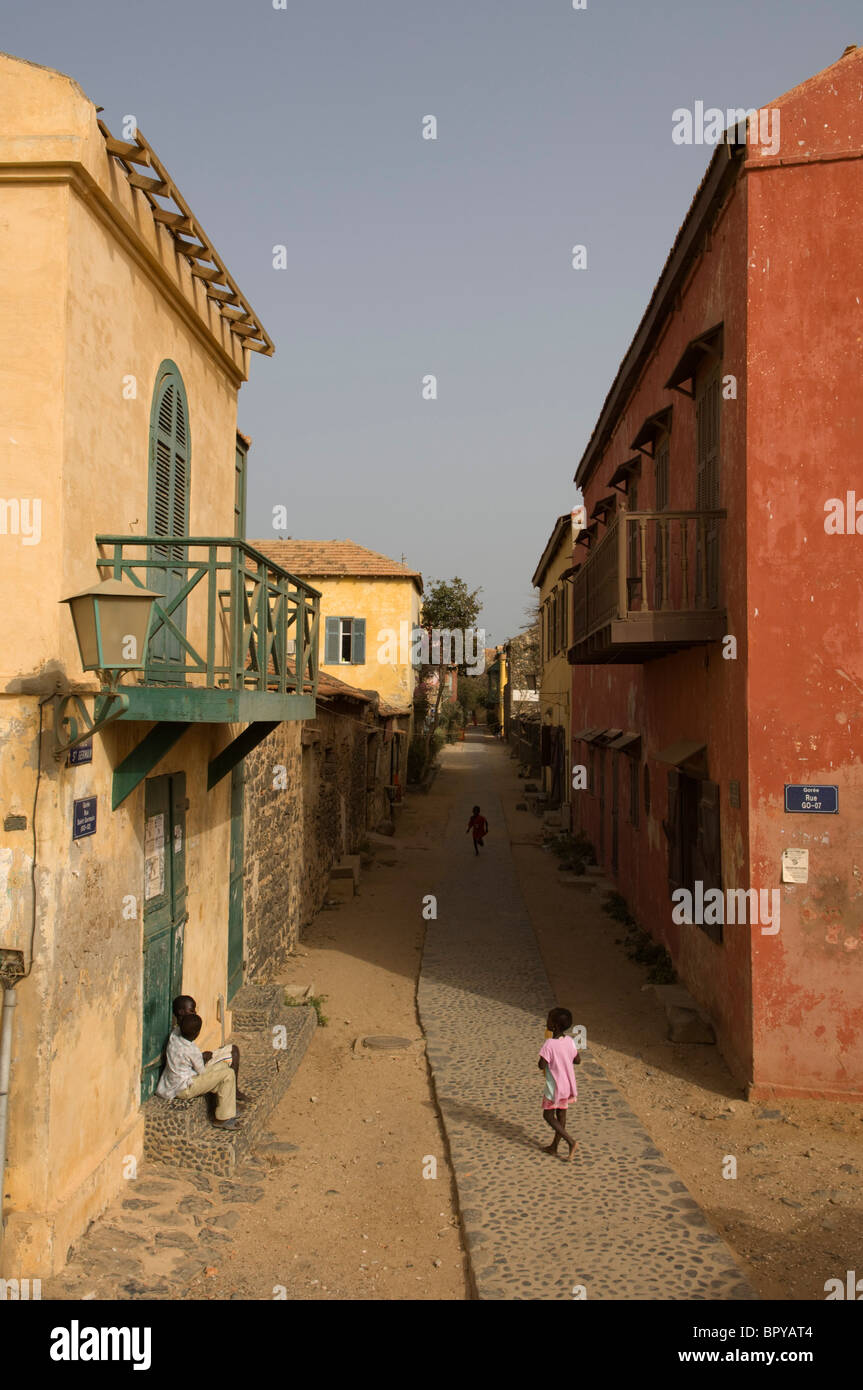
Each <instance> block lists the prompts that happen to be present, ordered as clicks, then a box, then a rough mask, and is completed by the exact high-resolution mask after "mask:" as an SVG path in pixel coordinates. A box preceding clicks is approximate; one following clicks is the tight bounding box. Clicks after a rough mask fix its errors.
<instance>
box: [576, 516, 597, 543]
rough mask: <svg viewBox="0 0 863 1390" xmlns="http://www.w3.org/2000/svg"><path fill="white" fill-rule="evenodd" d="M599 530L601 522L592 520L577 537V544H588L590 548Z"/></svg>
mask: <svg viewBox="0 0 863 1390" xmlns="http://www.w3.org/2000/svg"><path fill="white" fill-rule="evenodd" d="M598 530H599V522H598V521H592V522H591V523H590V525H589V526H585V527H584V530H583V531H581V533H580V534H579V536H578V538H577V539H576V542H575V543H576V545H586V546H587V548H588V550H589V549H590V547H591V545H592V543H593V542H594V541H595V540H596V533H597V532H598Z"/></svg>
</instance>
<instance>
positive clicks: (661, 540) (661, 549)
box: [653, 435, 670, 611]
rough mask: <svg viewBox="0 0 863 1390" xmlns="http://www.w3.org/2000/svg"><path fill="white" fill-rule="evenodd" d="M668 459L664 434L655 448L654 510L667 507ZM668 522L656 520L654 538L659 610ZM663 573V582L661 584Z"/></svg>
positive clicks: (655, 598)
mask: <svg viewBox="0 0 863 1390" xmlns="http://www.w3.org/2000/svg"><path fill="white" fill-rule="evenodd" d="M668 459H669V444H668V436H667V435H666V436H665V438H664V439H663V441H662V443H661V444H660V445H659V446H658V447H657V450H656V510H657V511H658V512H664V511H665V510H666V508H667V507H668ZM668 526H669V523H668V522H667V521H666V522H662V521H657V523H656V539H655V541H654V579H653V607H654V609H655V610H657V611H658V610H659V609H660V608H662V607H663V600H664V599H665V598H666V597H667V594H668V582H669V580H668V553H667V552H668V544H669V540H670V534H669V530H668ZM663 575H664V576H665V583H664V584H663Z"/></svg>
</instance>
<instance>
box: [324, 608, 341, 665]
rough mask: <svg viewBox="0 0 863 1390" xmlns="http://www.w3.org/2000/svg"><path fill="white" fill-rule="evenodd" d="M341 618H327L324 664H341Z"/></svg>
mask: <svg viewBox="0 0 863 1390" xmlns="http://www.w3.org/2000/svg"><path fill="white" fill-rule="evenodd" d="M341 626H342V620H341V618H327V627H326V641H325V645H324V665H325V666H338V664H339V634H340V632H341Z"/></svg>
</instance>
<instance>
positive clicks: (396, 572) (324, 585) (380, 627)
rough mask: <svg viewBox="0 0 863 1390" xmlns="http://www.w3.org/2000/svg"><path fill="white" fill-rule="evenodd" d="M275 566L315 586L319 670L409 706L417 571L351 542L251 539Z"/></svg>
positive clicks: (417, 601) (419, 579) (418, 584)
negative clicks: (318, 599) (318, 613)
mask: <svg viewBox="0 0 863 1390" xmlns="http://www.w3.org/2000/svg"><path fill="white" fill-rule="evenodd" d="M254 545H255V546H256V548H257V549H258V550H260V551H262V552H263V554H265V555H267V556H268V557H269V559H271V560H273V561H274V562H275V563H276V564H277V565H280V566H281V567H282V568H283V569H287V570H290V572H291V573H292V574H298V575H300V576H301V577H302V578H303V579H305V580H307V581H308V582H309V583H310V584H312V585H314V587H315V588H316V589H318V590H320V594H321V625H320V649H319V659H320V669H321V671H323V672H325V673H326V674H328V675H332V676H337V677H339V679H341V680H344V681H347V682H348V683H349V684H350V685H353V686H357V687H358V688H359V689H360V690H376V691H377V692H378V693H379V694H380V695H381V697H382V698H383V699H384V700H385V701H386V702H387V703H388V704H389V705H391V706H393V707H394V708H395V709H397V710H399V711H400V712H402V713H411V712H412V710H413V695H414V687H415V685H416V677H417V669H418V668H417V665H416V664H415V662H413V661H412V660H411V634H412V633H413V631H414V628H415V627H417V626H418V624H419V617H420V608H421V606H422V590H423V581H422V575H421V574H419V573H418V572H417V571H416V570H412V569H410V567H409V566H408V565H406V564H404V563H403V562H401V561H399V560H391V559H390V558H389V556H387V555H380V554H378V552H377V551H375V550H367V549H366V547H365V546H363V545H357V544H356V543H355V542H354V541H300V540H284V541H263V540H261V541H255V542H254Z"/></svg>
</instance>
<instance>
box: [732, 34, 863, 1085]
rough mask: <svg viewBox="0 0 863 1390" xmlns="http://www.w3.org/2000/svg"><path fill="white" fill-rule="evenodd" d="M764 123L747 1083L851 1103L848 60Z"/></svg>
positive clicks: (757, 251)
mask: <svg viewBox="0 0 863 1390" xmlns="http://www.w3.org/2000/svg"><path fill="white" fill-rule="evenodd" d="M780 109H781V116H782V154H783V155H785V156H786V157H787V158H789V159H791V160H794V159H802V160H806V159H809V160H813V158H814V162H809V163H798V164H794V163H792V164H791V166H790V167H787V168H784V169H771V170H769V172H768V171H763V172H762V171H759V172H754V173H753V174H752V175H751V176H750V188H751V191H750V204H749V237H750V267H751V278H750V308H749V314H750V324H751V329H750V352H749V361H750V371H749V388H748V390H749V430H748V441H747V442H748V449H749V456H750V459H751V460H752V465H753V466H752V469H751V473H750V478H749V489H748V497H747V508H748V512H749V517H750V528H751V535H752V544H751V546H750V548H749V556H748V585H749V598H750V603H749V615H748V622H749V634H750V640H749V648H750V653H751V658H750V685H749V744H750V750H751V754H750V788H749V798H750V808H749V815H750V824H751V827H752V829H751V836H752V863H753V876H754V878H755V879H758V880H759V881H761V882H764V883H768V884H770V885H771V886H777V887H778V886H779V884H780V877H781V857H782V851H783V849H785V848H787V847H794V848H803V849H808V851H809V881H808V883H806V884H789V885H785V886H783V887H782V899H781V903H782V916H781V929H780V932H779V934H778V935H777V936H764V937H762V936H760V935H756V936H755V937H754V939H753V952H754V972H755V982H756V988H755V994H754V1001H753V1004H754V1031H755V1070H754V1081H755V1087H756V1092H757V1093H758V1094H763V1095H769V1094H774V1093H775V1094H783V1093H784V1092H786V1091H788V1090H789V1089H791V1090H793V1091H795V1092H797V1093H803V1094H806V1093H812V1094H824V1093H827V1094H833V1095H837V1096H855V1097H857V1098H858V1099H859V1098H860V1097H861V1095H863V740H861V728H863V658H861V637H860V634H861V631H863V534H856V533H853V534H844V535H829V534H827V533H826V532H825V529H824V523H825V518H826V513H825V509H824V508H825V503H826V502H827V501H828V500H829V499H830V498H839V499H842V501H843V502H845V500H846V494H847V493H848V492H849V491H850V492H854V493H855V496H856V499H858V500H863V475H861V470H860V459H861V456H863V412H861V382H863V327H861V324H863V269H861V258H860V251H859V243H860V206H861V202H863V165H861V160H860V150H861V149H863V53H859V52H858V53H856V54H850V55H849V56H848V57H847V58H845V59H843V60H842V61H841V62H840V63H839V64H837V65H835V66H834V67H833V68H831V69H829V70H828V71H827V72H826V73H824V74H822V75H821V76H820V77H819V78H818V79H816V80H814V81H813V82H811V83H808V84H806V86H805V88H801V89H797V91H795V92H792V93H790V94H789V96H788V97H787V98H786V99H785V100H784V101H783V102H782V103H780ZM855 152H856V153H855ZM847 153H855V157H854V158H852V159H842V158H834V157H835V156H841V155H844V154H847ZM760 162H761V161H760V157H759V158H757V159H756V163H760ZM861 516H863V513H861ZM861 524H863V523H861ZM786 783H803V784H807V783H816V784H819V783H827V784H831V785H838V787H839V814H838V815H836V816H833V815H793V814H786V813H785V811H784V806H783V787H784V784H786Z"/></svg>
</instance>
